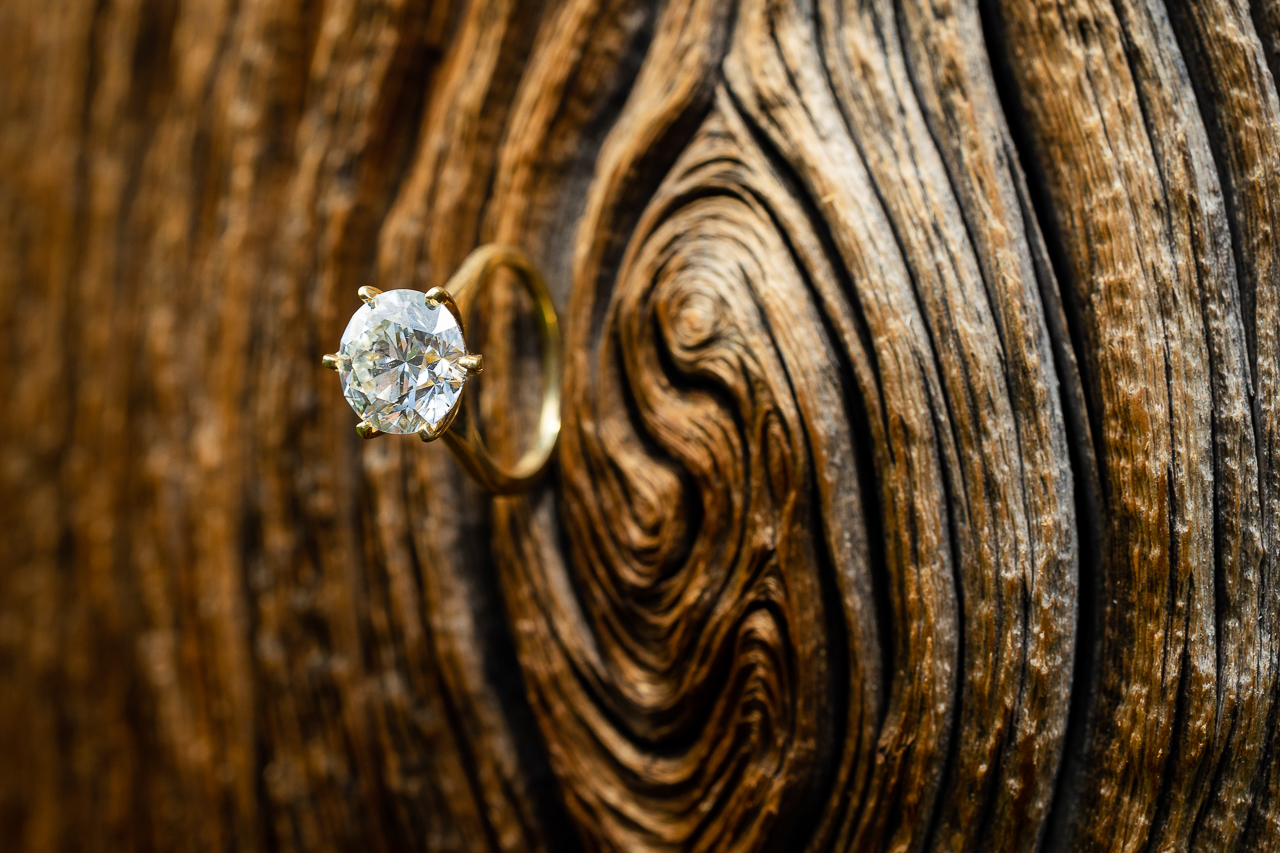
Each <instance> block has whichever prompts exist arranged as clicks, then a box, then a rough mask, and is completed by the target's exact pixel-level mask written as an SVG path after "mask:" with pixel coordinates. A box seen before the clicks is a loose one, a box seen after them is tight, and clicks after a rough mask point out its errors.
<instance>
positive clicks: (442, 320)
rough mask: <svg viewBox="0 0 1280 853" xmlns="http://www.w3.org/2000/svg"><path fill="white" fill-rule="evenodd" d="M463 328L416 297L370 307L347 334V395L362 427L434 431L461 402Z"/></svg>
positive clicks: (343, 364) (376, 301)
mask: <svg viewBox="0 0 1280 853" xmlns="http://www.w3.org/2000/svg"><path fill="white" fill-rule="evenodd" d="M466 354H467V346H466V343H465V341H463V339H462V329H461V328H459V326H458V321H457V319H455V318H454V316H453V313H452V312H450V311H449V309H448V308H446V307H445V306H444V305H434V304H428V303H427V300H426V295H425V294H422V293H419V292H418V291H416V290H388V291H386V292H384V293H380V294H378V295H377V296H376V297H374V298H373V299H372V300H370V301H369V302H367V303H365V305H364V306H363V307H361V308H360V309H359V310H358V311H356V313H355V314H354V315H353V316H352V318H351V322H350V323H348V324H347V330H346V331H345V332H343V333H342V348H341V349H340V350H339V351H338V374H339V376H340V377H341V379H342V393H343V395H345V396H346V398H347V402H348V403H350V404H351V408H353V409H355V411H356V414H357V415H359V416H360V419H361V420H362V421H366V422H368V423H369V424H372V425H373V426H374V427H376V428H377V429H379V430H381V431H383V432H387V433H398V434H404V433H414V432H418V431H419V430H421V429H422V428H423V427H424V426H426V425H427V424H430V425H431V427H432V428H433V429H434V428H436V427H438V426H439V425H440V423H441V421H443V420H444V418H445V416H446V415H448V414H449V412H450V411H451V410H452V409H453V407H454V405H455V404H456V403H457V402H458V395H459V394H461V393H462V386H463V383H465V382H466V380H467V371H466V370H465V369H463V368H462V367H461V366H459V365H458V359H459V358H461V357H462V356H464V355H466Z"/></svg>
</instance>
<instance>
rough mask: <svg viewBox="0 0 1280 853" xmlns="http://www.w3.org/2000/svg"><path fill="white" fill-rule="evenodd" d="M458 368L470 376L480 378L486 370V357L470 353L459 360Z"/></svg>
mask: <svg viewBox="0 0 1280 853" xmlns="http://www.w3.org/2000/svg"><path fill="white" fill-rule="evenodd" d="M458 366H459V367H461V368H462V369H463V370H465V371H467V375H468V376H478V375H479V374H480V371H482V370H484V356H482V355H481V354H480V353H478V352H473V353H468V354H467V355H464V356H462V357H461V358H459V359H458Z"/></svg>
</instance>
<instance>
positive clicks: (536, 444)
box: [323, 245, 562, 495]
mask: <svg viewBox="0 0 1280 853" xmlns="http://www.w3.org/2000/svg"><path fill="white" fill-rule="evenodd" d="M500 267H507V268H509V269H511V270H512V271H513V272H515V273H516V277H517V278H518V279H519V281H520V283H521V284H522V285H523V286H524V288H525V290H527V291H528V293H529V296H530V297H532V299H533V314H534V320H535V322H536V323H537V327H538V334H539V338H540V342H541V347H540V348H541V366H542V387H543V391H542V411H541V414H540V415H539V417H538V426H537V434H536V435H535V436H534V441H533V444H532V446H531V447H530V448H529V449H528V450H527V451H526V452H525V454H524V455H523V456H522V457H521V458H520V459H519V461H517V462H516V463H515V465H514V466H512V467H510V468H506V467H504V466H503V465H502V464H500V463H499V462H498V461H497V460H496V459H494V457H493V455H492V454H491V453H490V452H489V450H488V448H486V447H485V444H484V440H483V438H482V437H481V435H480V431H479V429H477V427H476V424H475V423H474V422H473V419H472V418H470V417H469V416H468V415H467V414H465V413H464V408H465V407H464V406H463V405H461V404H462V398H463V392H464V391H465V390H466V386H467V382H468V380H469V379H471V378H472V377H475V376H477V375H478V374H479V373H480V371H481V370H482V369H483V366H484V359H483V358H482V357H481V356H480V354H479V353H473V352H469V351H468V350H467V342H466V332H465V325H466V318H469V317H470V312H471V309H472V307H473V306H474V305H475V302H476V297H477V295H478V294H479V292H480V289H481V288H482V287H484V286H485V285H486V284H488V283H489V282H491V281H493V274H494V272H496V271H497V270H498V269H499V268H500ZM360 298H361V300H363V301H364V305H363V306H361V307H360V308H359V309H358V310H357V311H356V313H355V314H354V315H352V317H351V322H349V323H348V324H347V328H346V331H344V332H343V333H342V345H341V348H340V349H339V350H338V352H337V353H335V354H333V355H326V356H325V357H324V360H323V361H324V366H325V367H328V368H331V369H332V370H336V371H338V375H339V377H340V378H341V380H342V393H343V396H345V397H346V398H347V402H348V403H350V404H351V408H352V409H354V410H355V412H356V414H357V415H359V416H360V424H359V425H358V426H357V427H356V431H357V432H358V433H359V434H360V436H361V437H363V438H376V437H377V436H380V435H385V434H387V433H391V434H398V435H406V434H411V433H417V434H418V436H419V437H421V438H422V440H423V441H435V440H436V439H437V438H443V439H444V442H445V444H446V445H447V446H448V448H449V449H450V450H452V451H453V454H454V456H456V457H457V459H458V462H459V463H461V465H462V467H463V468H464V469H465V470H466V472H467V473H468V474H470V475H471V477H472V478H473V479H474V480H475V481H476V482H477V483H479V484H480V485H481V486H483V487H484V488H486V489H488V490H489V491H491V492H495V493H497V494H504V495H505V494H513V493H515V492H519V491H522V490H524V489H526V488H528V487H529V486H530V485H531V484H532V483H533V482H534V481H535V480H536V479H537V478H538V477H539V476H540V475H541V474H542V473H543V471H545V470H546V468H547V464H548V463H549V462H550V461H551V453H552V451H553V450H554V449H555V444H556V439H557V438H558V437H559V435H560V382H561V371H562V367H561V352H560V323H559V321H558V320H557V319H556V309H555V306H554V305H553V304H552V303H551V295H550V294H549V293H548V292H547V286H546V284H545V283H544V282H543V280H542V276H540V275H539V274H538V270H537V269H536V268H535V267H534V266H533V264H532V263H531V262H530V261H529V259H528V258H527V257H526V256H525V254H524V253H523V252H521V251H520V250H519V249H514V248H512V247H510V246H495V245H488V246H481V247H480V248H478V249H476V250H475V251H474V252H472V253H471V254H470V255H468V256H467V259H466V260H465V261H463V262H462V266H461V267H459V268H458V271H457V272H456V273H454V274H453V278H451V279H449V281H448V282H447V283H446V284H445V286H444V287H433V288H431V289H430V290H428V291H427V292H426V293H422V292H420V291H417V290H388V291H381V290H378V289H377V288H376V287H362V288H360Z"/></svg>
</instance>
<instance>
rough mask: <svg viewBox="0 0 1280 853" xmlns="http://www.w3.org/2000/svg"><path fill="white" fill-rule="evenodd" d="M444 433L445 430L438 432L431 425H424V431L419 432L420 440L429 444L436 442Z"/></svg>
mask: <svg viewBox="0 0 1280 853" xmlns="http://www.w3.org/2000/svg"><path fill="white" fill-rule="evenodd" d="M443 432H444V430H438V429H436V428H435V427H433V426H431V424H424V425H423V427H422V429H420V430H418V438H420V439H422V440H423V441H427V442H430V441H435V440H436V439H437V438H439V437H440V434H441V433H443Z"/></svg>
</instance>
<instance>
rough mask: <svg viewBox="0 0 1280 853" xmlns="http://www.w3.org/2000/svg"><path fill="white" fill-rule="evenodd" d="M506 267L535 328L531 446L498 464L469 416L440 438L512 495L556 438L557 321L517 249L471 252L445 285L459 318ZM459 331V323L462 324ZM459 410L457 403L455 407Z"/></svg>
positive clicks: (546, 457) (537, 469)
mask: <svg viewBox="0 0 1280 853" xmlns="http://www.w3.org/2000/svg"><path fill="white" fill-rule="evenodd" d="M501 267H506V268H508V269H510V270H511V271H512V272H514V273H515V274H516V277H517V279H519V281H520V283H521V284H522V285H523V286H524V289H525V291H526V292H527V293H528V294H529V297H530V298H531V299H532V300H533V316H534V322H535V323H536V324H537V327H538V338H539V342H540V346H539V356H540V359H541V366H542V411H541V412H540V413H539V415H538V425H537V433H536V435H535V436H534V441H533V445H532V446H531V447H530V448H529V449H528V450H527V451H525V453H524V455H523V456H521V458H520V459H519V460H518V461H517V462H516V463H515V465H514V466H512V467H511V468H509V469H508V468H504V467H503V466H502V465H501V464H499V463H498V461H497V460H496V459H494V458H493V454H491V453H490V452H489V449H488V448H487V447H485V445H484V439H483V438H482V437H481V435H480V431H479V430H478V429H477V428H476V425H475V423H474V422H473V420H472V419H471V418H470V417H469V416H467V415H465V414H464V415H461V416H460V417H459V420H461V421H463V423H461V424H458V423H455V424H453V425H452V426H451V427H450V428H449V429H447V430H446V431H445V432H444V433H443V435H442V436H441V437H442V438H443V439H444V442H445V445H446V446H448V448H449V449H450V450H451V451H453V455H454V456H455V457H457V459H458V462H459V464H461V465H462V467H463V468H464V469H465V470H466V472H467V473H468V474H470V475H471V477H472V479H474V480H475V481H476V482H477V483H479V484H480V485H481V486H483V487H484V488H486V489H488V490H489V491H491V492H494V493H496V494H501V495H507V494H513V493H516V492H521V491H524V490H525V489H527V488H528V487H529V486H530V485H532V484H533V482H534V481H535V480H537V479H538V477H540V476H541V475H542V473H543V472H544V471H545V470H546V468H547V464H548V463H549V462H550V461H551V454H552V452H553V451H554V450H555V446H556V439H558V438H559V436H560V387H561V374H562V370H563V366H562V355H561V340H560V321H559V319H557V317H556V308H555V305H554V304H553V303H552V301H551V294H550V293H548V292H547V285H546V283H545V282H543V280H542V276H541V275H539V273H538V270H537V268H536V267H535V266H534V265H533V263H532V262H531V261H530V260H529V258H528V257H527V256H526V255H525V254H524V252H521V251H520V250H519V249H516V248H513V247H511V246H497V245H492V244H490V245H487V246H481V247H480V248H478V249H476V250H475V251H474V252H472V253H471V254H470V255H469V256H467V259H466V260H465V261H463V263H462V266H461V267H459V268H458V271H457V272H456V273H454V274H453V277H452V278H451V279H449V283H448V284H446V285H445V289H446V290H447V291H448V292H449V293H450V294H451V295H452V296H453V298H454V300H455V302H456V303H457V306H458V309H459V310H458V315H459V322H463V320H462V318H467V317H469V316H470V313H471V308H472V306H473V305H474V304H475V301H476V298H477V297H478V296H479V293H480V291H481V289H482V288H483V287H484V285H485V284H487V283H488V282H491V281H493V278H494V276H493V274H494V273H495V272H497V270H498V269H499V268H501ZM464 334H465V326H464ZM458 408H459V409H461V408H462V406H461V405H459V406H458Z"/></svg>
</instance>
